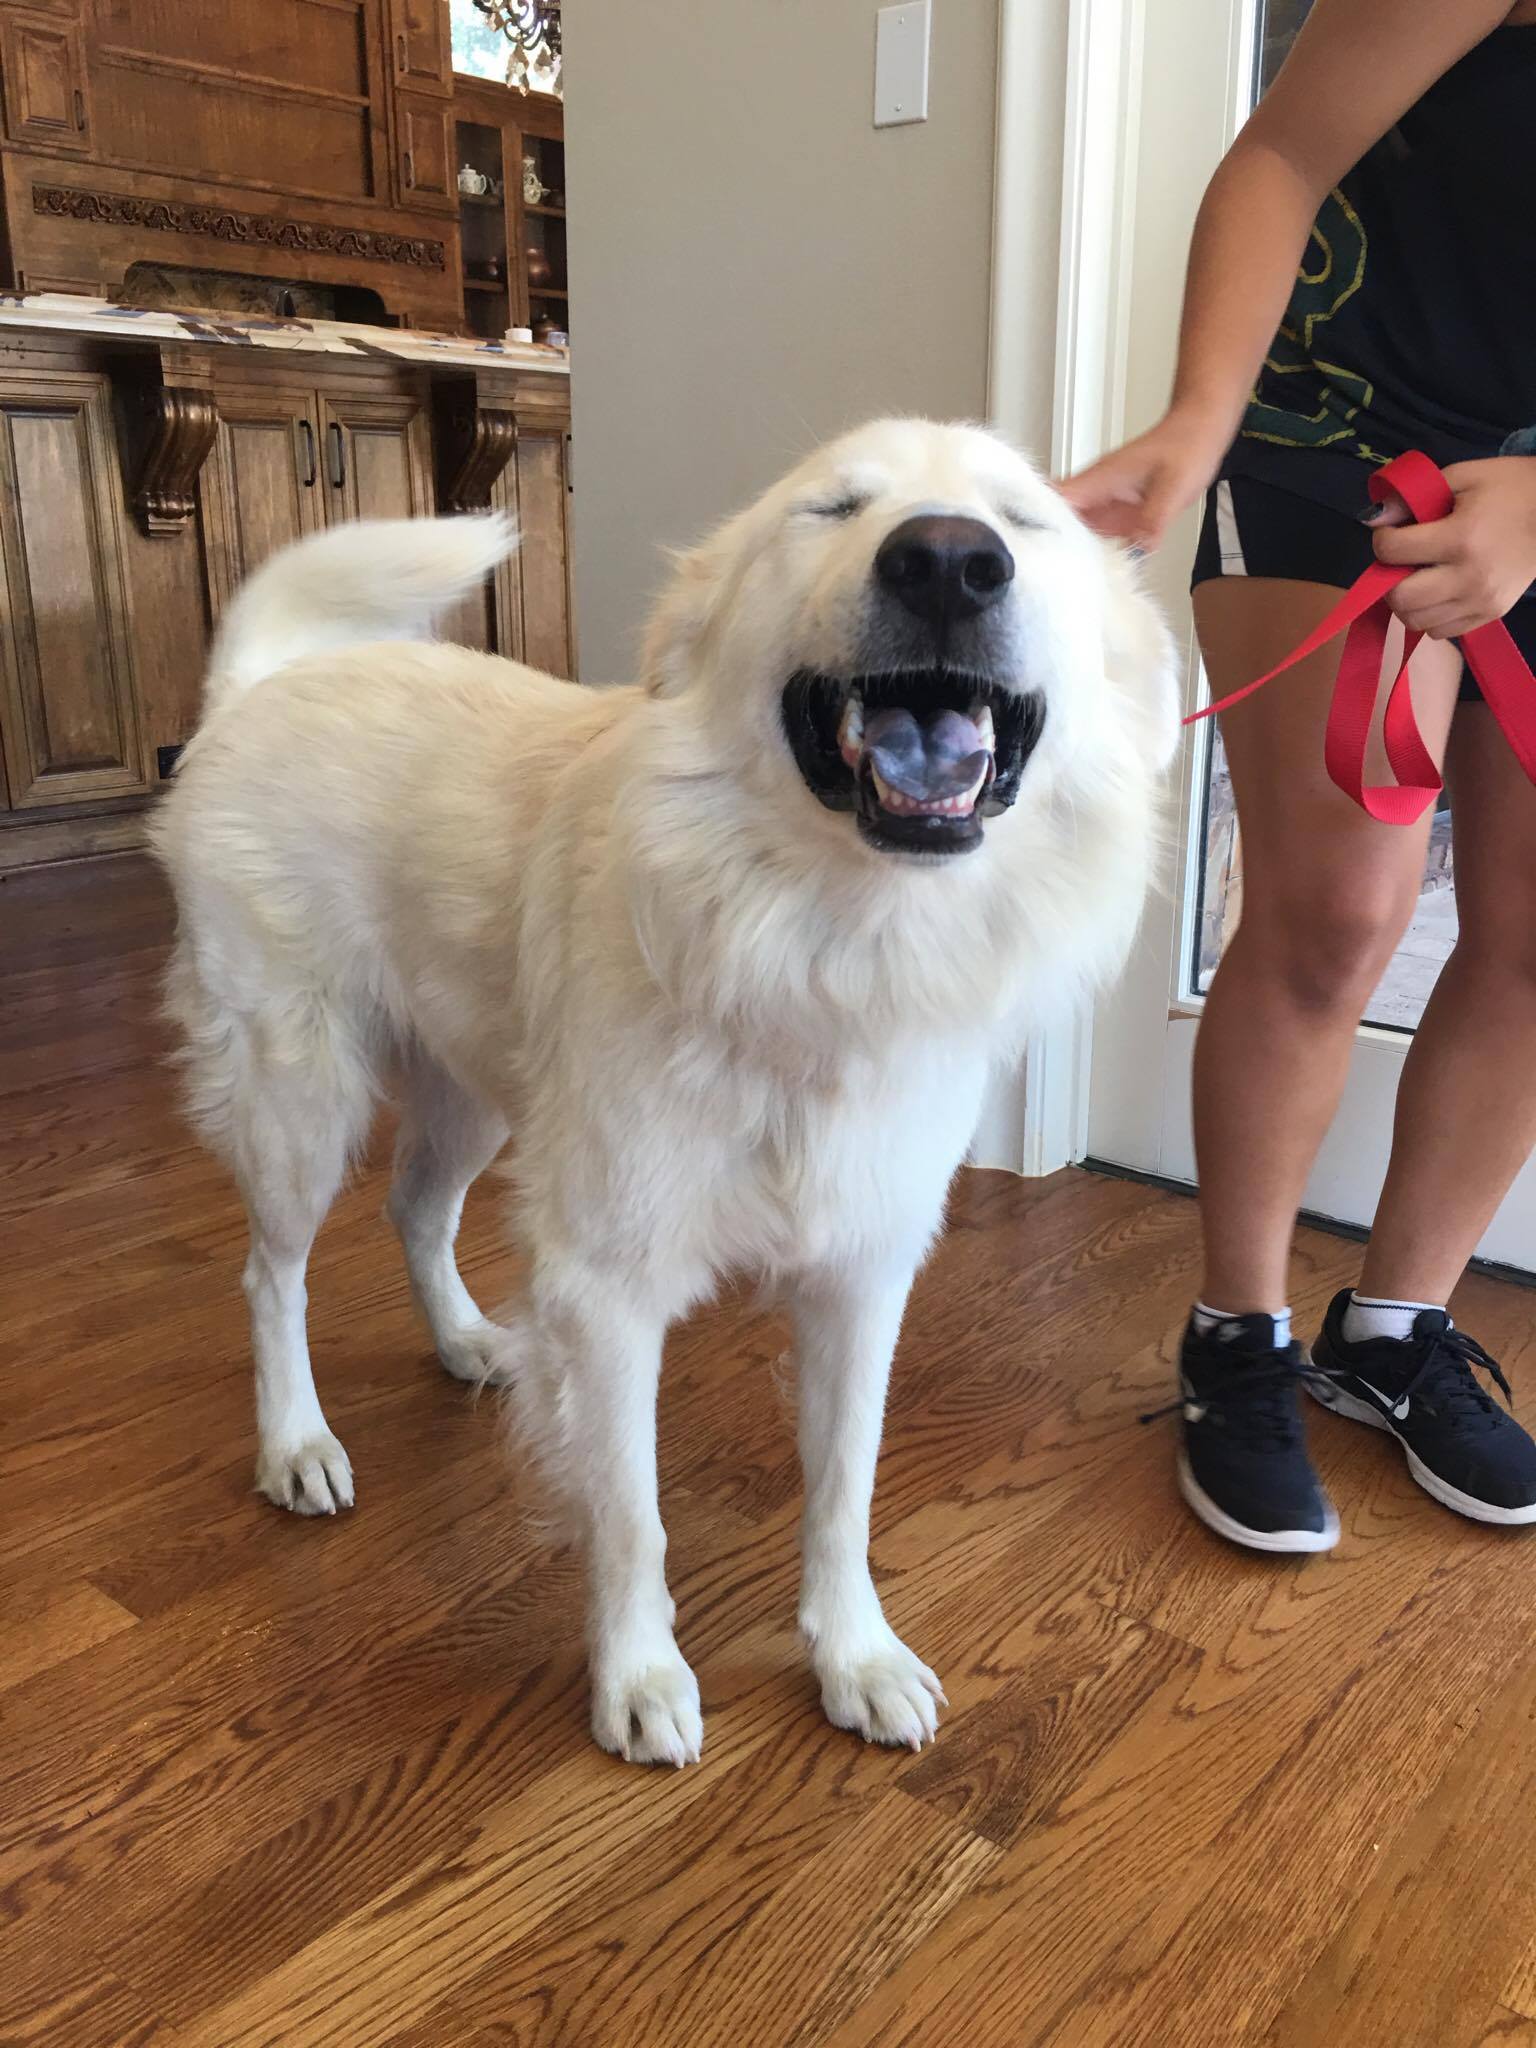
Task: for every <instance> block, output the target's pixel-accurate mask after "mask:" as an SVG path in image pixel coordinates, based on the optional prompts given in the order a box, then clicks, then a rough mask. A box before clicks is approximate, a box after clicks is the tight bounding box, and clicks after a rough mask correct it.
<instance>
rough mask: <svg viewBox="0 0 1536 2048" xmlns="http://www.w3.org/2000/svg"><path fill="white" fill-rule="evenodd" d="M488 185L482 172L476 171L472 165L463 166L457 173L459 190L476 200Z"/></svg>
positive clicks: (487, 180) (488, 181)
mask: <svg viewBox="0 0 1536 2048" xmlns="http://www.w3.org/2000/svg"><path fill="white" fill-rule="evenodd" d="M489 183H490V180H489V179H488V178H487V177H486V175H485V173H484V171H477V170H476V169H475V167H474V165H473V164H465V165H464V166H463V167H462V168H461V170H460V172H459V190H460V191H461V192H464V193H468V194H470V195H471V196H472V197H474V198H476V199H478V198H480V197H481V196H482V195H483V193H484V192H485V189H486V186H487V185H488V184H489Z"/></svg>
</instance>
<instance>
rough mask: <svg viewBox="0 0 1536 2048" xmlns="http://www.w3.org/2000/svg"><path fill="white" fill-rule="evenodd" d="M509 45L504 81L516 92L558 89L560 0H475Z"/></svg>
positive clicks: (557, 90) (556, 91)
mask: <svg viewBox="0 0 1536 2048" xmlns="http://www.w3.org/2000/svg"><path fill="white" fill-rule="evenodd" d="M475 5H476V7H477V8H479V10H480V12H481V13H482V14H483V15H484V16H485V18H486V20H487V21H488V22H489V23H490V24H491V26H492V28H497V29H500V31H501V33H502V34H503V35H504V36H505V37H506V38H507V41H508V42H509V43H510V44H511V45H512V54H511V56H510V57H509V58H508V59H507V83H508V85H512V86H516V88H517V90H518V91H519V92H529V91H533V92H550V93H555V94H557V95H558V94H559V91H560V64H561V49H560V0H475Z"/></svg>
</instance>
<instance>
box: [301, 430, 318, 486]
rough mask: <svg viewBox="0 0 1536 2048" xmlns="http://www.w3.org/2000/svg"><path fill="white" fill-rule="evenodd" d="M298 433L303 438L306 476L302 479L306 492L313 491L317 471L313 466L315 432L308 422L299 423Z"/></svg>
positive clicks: (314, 465)
mask: <svg viewBox="0 0 1536 2048" xmlns="http://www.w3.org/2000/svg"><path fill="white" fill-rule="evenodd" d="M299 432H300V433H301V434H302V435H303V436H304V462H305V467H306V468H307V470H308V472H309V473H308V475H307V476H306V477H305V479H304V488H305V490H306V491H308V490H313V488H314V483H315V478H316V476H317V475H318V474H319V470H318V468H317V467H316V464H315V430H314V428H313V427H312V426H311V425H310V424H309V421H308V420H300V421H299Z"/></svg>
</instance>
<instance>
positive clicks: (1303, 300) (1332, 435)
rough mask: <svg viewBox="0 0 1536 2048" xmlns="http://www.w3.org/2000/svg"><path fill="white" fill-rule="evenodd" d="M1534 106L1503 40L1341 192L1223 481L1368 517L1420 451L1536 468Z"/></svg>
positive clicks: (1535, 61)
mask: <svg viewBox="0 0 1536 2048" xmlns="http://www.w3.org/2000/svg"><path fill="white" fill-rule="evenodd" d="M1533 108H1536V26H1532V27H1521V28H1501V29H1495V30H1494V32H1493V33H1492V34H1491V35H1490V36H1487V37H1485V38H1484V40H1483V41H1482V42H1480V43H1479V44H1477V45H1476V47H1475V48H1474V49H1472V50H1470V51H1468V53H1467V55H1466V56H1465V57H1463V58H1462V59H1461V61H1460V62H1459V63H1457V64H1454V65H1453V66H1452V67H1451V69H1450V70H1449V71H1447V72H1446V73H1445V75H1444V77H1442V78H1440V79H1437V80H1436V82H1435V83H1434V85H1432V86H1431V87H1430V89H1429V91H1428V92H1426V93H1425V95H1424V97H1423V98H1422V99H1421V100H1419V101H1418V102H1417V104H1416V105H1414V106H1413V107H1411V108H1410V109H1409V110H1408V112H1407V113H1406V114H1405V115H1404V116H1403V118H1402V120H1401V121H1400V122H1399V123H1398V125H1397V126H1396V127H1395V128H1394V129H1392V130H1391V132H1390V133H1389V134H1387V135H1384V136H1383V137H1382V139H1381V140H1380V142H1378V143H1377V144H1376V145H1375V147H1374V148H1373V149H1371V150H1370V151H1368V152H1367V154H1366V155H1365V156H1364V157H1362V158H1361V160H1360V162H1359V163H1358V164H1356V165H1355V167H1354V169H1353V170H1352V171H1350V172H1349V173H1348V175H1347V176H1346V177H1345V178H1344V179H1343V180H1342V182H1341V183H1340V184H1339V185H1338V186H1337V187H1335V189H1334V190H1333V191H1332V192H1330V193H1329V195H1328V198H1327V199H1326V200H1325V201H1324V203H1323V206H1322V209H1321V211H1320V212H1319V214H1318V217H1317V221H1316V223H1315V225H1314V226H1313V229H1312V234H1311V238H1310V240H1309V243H1308V247H1307V252H1306V254H1305V256H1304V257H1303V259H1302V264H1301V269H1300V271H1299V272H1298V274H1297V279H1296V284H1295V288H1294V289H1293V291H1292V294H1291V300H1290V304H1289V306H1288V308H1287V310H1286V316H1285V319H1284V321H1283V322H1282V323H1281V327H1280V332H1279V333H1278V334H1277V335H1276V337H1275V339H1274V342H1273V344H1272V345H1271V348H1270V352H1269V355H1268V357H1267V358H1266V359H1265V363H1264V368H1263V370H1262V371H1261V372H1260V374H1259V379H1258V383H1257V386H1256V388H1255V391H1254V395H1253V399H1252V401H1251V403H1250V405H1249V407H1248V411H1247V413H1246V414H1245V416H1244V419H1243V424H1242V427H1241V428H1240V430H1239V433H1238V438H1237V440H1236V441H1235V442H1234V444H1233V446H1232V448H1231V450H1230V452H1229V454H1228V456H1227V460H1226V463H1225V464H1224V466H1223V470H1222V474H1223V475H1225V476H1257V477H1261V478H1264V479H1266V480H1267V481H1269V482H1271V483H1274V484H1277V485H1279V486H1281V487H1282V488H1284V489H1286V490H1290V491H1294V492H1296V493H1297V494H1298V495H1300V496H1302V497H1306V498H1310V499H1312V500H1314V501H1315V502H1318V503H1323V504H1330V505H1334V506H1336V507H1337V508H1338V509H1339V510H1340V511H1351V512H1355V511H1358V510H1359V508H1360V507H1361V506H1362V505H1363V504H1364V502H1365V497H1366V493H1365V478H1364V473H1363V471H1364V467H1366V466H1373V465H1377V464H1380V463H1383V462H1386V461H1389V460H1390V459H1391V457H1392V456H1394V455H1400V454H1401V453H1402V452H1403V450H1404V449H1405V448H1422V449H1423V450H1424V452H1425V453H1426V454H1427V455H1430V456H1431V457H1433V459H1434V460H1435V461H1436V462H1439V463H1440V464H1441V465H1442V466H1443V465H1444V464H1446V463H1449V462H1466V461H1474V460H1477V459H1479V458H1481V457H1486V456H1490V455H1497V454H1500V453H1518V454H1532V453H1536V152H1533V148H1532V139H1531V131H1532V110H1533Z"/></svg>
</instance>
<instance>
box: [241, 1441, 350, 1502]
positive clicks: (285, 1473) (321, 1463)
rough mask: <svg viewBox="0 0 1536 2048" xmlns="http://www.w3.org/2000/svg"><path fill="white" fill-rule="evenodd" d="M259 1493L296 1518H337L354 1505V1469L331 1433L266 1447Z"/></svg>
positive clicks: (259, 1465) (259, 1464)
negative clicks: (307, 1516)
mask: <svg viewBox="0 0 1536 2048" xmlns="http://www.w3.org/2000/svg"><path fill="white" fill-rule="evenodd" d="M256 1491H257V1492H258V1493H264V1494H265V1495H266V1497H267V1499H268V1500H269V1501H271V1503H272V1505H273V1506H274V1507H278V1508H287V1509H288V1510H289V1512H290V1513H291V1514H295V1515H334V1514H335V1513H336V1511H337V1509H338V1508H349V1507H351V1505H352V1465H351V1461H350V1460H349V1459H348V1457H347V1454H346V1452H345V1451H344V1450H343V1449H342V1447H341V1445H340V1444H339V1443H338V1442H337V1441H336V1439H335V1437H333V1436H332V1435H331V1433H330V1431H329V1430H326V1431H325V1432H324V1433H323V1434H322V1435H320V1436H312V1437H308V1438H306V1439H305V1441H304V1442H303V1443H299V1444H273V1445H270V1446H268V1445H265V1444H264V1445H263V1446H262V1449H261V1453H260V1456H259V1457H258V1458H257V1460H256Z"/></svg>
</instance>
